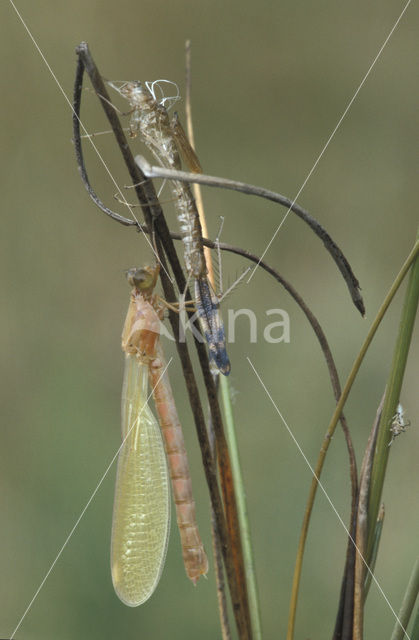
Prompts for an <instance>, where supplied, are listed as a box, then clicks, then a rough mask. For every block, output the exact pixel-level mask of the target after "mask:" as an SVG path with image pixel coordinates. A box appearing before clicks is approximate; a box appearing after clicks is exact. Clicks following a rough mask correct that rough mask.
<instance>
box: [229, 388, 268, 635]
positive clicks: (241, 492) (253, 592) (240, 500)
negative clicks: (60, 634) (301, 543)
mask: <svg viewBox="0 0 419 640" xmlns="http://www.w3.org/2000/svg"><path fill="white" fill-rule="evenodd" d="M220 386H221V397H222V402H223V410H224V418H225V432H226V438H227V443H228V448H229V450H230V459H231V469H232V473H233V481H234V486H235V489H236V498H237V511H238V518H239V525H240V531H241V535H242V545H243V556H244V570H245V576H246V582H247V590H248V596H249V608H250V619H251V626H252V632H253V637H254V638H255V640H261V638H262V626H261V616H260V607H259V596H258V591H257V583H256V573H255V564H254V559H253V550H252V541H251V536H250V527H249V520H248V517H247V505H246V493H245V489H244V484H243V476H242V472H241V467H240V457H239V451H238V447H237V439H236V430H235V426H234V417H233V410H232V406H231V399H230V391H229V384H228V380H227V378H225V377H224V376H220Z"/></svg>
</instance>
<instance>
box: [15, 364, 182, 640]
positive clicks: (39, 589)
mask: <svg viewBox="0 0 419 640" xmlns="http://www.w3.org/2000/svg"><path fill="white" fill-rule="evenodd" d="M172 360H173V358H170V360H169V362H168V363H167V365H166V366H165V368H164V370H163V371H162V373H161V375H160V377H159V379H158V380H157V382H156V384H155V385H154V387H153V389H152V390H151V391H150V393H149V396H148V398H147V400H146V402H145V403H144V405H143V407H142V409H141V411H140V413H139V414H138V417H140V416H141V414H142V412H143V410H144V408H145V407H146V406H147V405H148V403H149V401H150V398H151V396H152V395H153V393H154V390H155V388H156V387H157V385H158V384H159V382H160V380H161V379H162V378H163V376H164V374H165V373H166V371H167V369H168V368H169V365H170V363H171V362H172ZM135 424H136V421H133V424H132V426H131V427H130V429H129V431H128V433H127V435H126V436H125V438H124V439H123V440H122V442H121V446H120V447H119V448H118V450H117V452H116V453H115V455H114V456H113V458H112V460H111V461H110V463H109V464H108V466H107V467H106V469H105V472H104V473H103V475H102V477H101V478H100V480H99V482H98V483H97V485H96V488H95V489H94V491H93V493H92V494H91V496H90V498H89V499H88V501H87V502H86V504H85V506H84V507H83V509H82V511H81V513H80V515H79V517H78V518H77V520H76V522H75V523H74V526H73V528H72V529H71V531H70V533H69V534H68V536H67V537H66V539H65V541H64V544H63V545H62V547H61V549H60V550H59V552H58V553H57V555H56V557H55V560H54V562H53V563H52V564H51V566H50V568H49V569H48V571H47V572H46V574H45V576H44V578H43V579H42V581H41V583H40V585H39V587H38V588H37V590H36V591H35V593H34V595H33V597H32V600H31V601H30V602H29V604H28V606H27V607H26V609H25V611H24V613H23V615H22V617H21V618H20V620H19V622H18V624H17V626H16V628H15V630H14V631H13V633H12V635H11V636H10V640H13V638H14V637H15V635H16V632H17V631H18V629H19V628H20V626H21V624H22V622H23V621H24V619H25V618H26V616H27V614H28V612H29V610H30V608H31V607H32V605H33V603H34V602H35V600H36V598H37V596H38V594H39V592H40V591H41V589H42V587H43V586H44V584H45V582H46V581H47V579H48V576H49V575H50V573H51V571H52V570H53V568H54V567H55V565H56V564H57V562H58V560H59V558H60V556H61V554H62V553H63V551H64V549H65V548H66V546H67V544H68V543H69V541H70V538H71V536H72V535H73V533H74V532H75V530H76V529H77V527H78V525H79V524H80V521H81V519H82V518H83V516H84V514H85V513H86V511H87V509H88V508H89V506H90V504H91V502H92V500H93V498H94V497H95V495H96V494H97V492H98V491H99V489H100V487H101V485H102V482H103V481H104V479H105V478H106V476H107V475H108V473H109V470H110V468H111V467H112V465H113V463H114V462H115V460H116V459H117V457H118V455H119V452H120V451H121V449H122V447H123V446H124V444H125V441H126V439H127V438H128V436H129V435H130V433H131V431H132V429H133V428H134V426H135Z"/></svg>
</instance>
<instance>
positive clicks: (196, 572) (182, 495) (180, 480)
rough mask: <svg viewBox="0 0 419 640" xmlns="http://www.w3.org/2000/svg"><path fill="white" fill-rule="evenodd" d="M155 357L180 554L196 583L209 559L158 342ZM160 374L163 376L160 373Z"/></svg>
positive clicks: (157, 402) (153, 371) (153, 364)
mask: <svg viewBox="0 0 419 640" xmlns="http://www.w3.org/2000/svg"><path fill="white" fill-rule="evenodd" d="M156 355H157V358H156V359H155V360H153V361H152V362H151V363H150V368H149V372H150V384H151V387H152V388H153V389H154V391H153V398H154V403H155V406H156V411H157V414H158V416H159V422H160V428H161V430H162V433H163V438H164V441H165V447H166V454H167V457H168V460H169V468H170V477H171V480H172V489H173V499H174V502H175V505H176V517H177V523H178V527H179V534H180V538H181V543H182V554H183V562H184V565H185V570H186V573H187V575H188V577H189V578H190V579H191V580H192V582H193V583H195V584H196V582H197V581H198V579H199V578H200V576H202V575H205V574H206V573H207V572H208V560H207V556H206V553H205V550H204V547H203V544H202V541H201V537H200V535H199V531H198V526H197V523H196V514H195V502H194V499H193V495H192V482H191V477H190V472H189V464H188V458H187V454H186V449H185V442H184V439H183V433H182V427H181V425H180V422H179V418H178V415H177V411H176V406H175V402H174V398H173V394H172V389H171V386H170V382H169V378H168V376H167V373H164V374H163V371H164V370H165V368H166V363H165V361H164V355H163V350H162V348H161V345H160V344H158V346H157V352H156ZM162 374H163V375H162Z"/></svg>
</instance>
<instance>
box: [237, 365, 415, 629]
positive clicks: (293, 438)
mask: <svg viewBox="0 0 419 640" xmlns="http://www.w3.org/2000/svg"><path fill="white" fill-rule="evenodd" d="M246 359H247V361H248V363H249V364H250V366H251V367H252V369H253V372H254V374H255V375H256V377H257V379H258V380H259V382H260V384H261V385H262V387H263V389H264V391H265V393H266V395H267V396H268V398H269V400H270V401H271V403H272V404H273V406H274V408H275V411H276V412H277V414H278V415H279V417H280V418H281V420H282V422H283V423H284V425H285V427H286V429H287V431H288V433H289V434H290V436H291V438H292V440H293V441H294V444H295V445H296V447H297V449H298V451H299V452H300V454H301V455H302V457H303V459H304V462H305V463H306V465H307V466H308V468H309V469H310V471H311V473H312V475H313V477H314V478H315V479H316V481H317V484H318V485H319V487H320V489H321V490H322V491H323V493H324V495H325V497H326V499H327V501H328V503H329V504H330V506H331V507H332V509H333V511H334V512H335V514H336V517H337V519H338V520H339V522H340V524H341V525H342V527H343V528H344V530H345V532H346V534H347V535H348V537H349V539H350V540H351V542H352V544H353V545H354V547H355V549H356V551H357V553H358V554H359V556H360V558H361V560H362V562H363V563H364V565H365V567H366V569H367V571H368V573H370V574H371V578H372V580H373V581H374V582H375V584H376V585H377V588H378V590H379V591H380V593H381V595H382V596H383V598H384V600H385V602H386V603H387V605H388V606H389V608H390V610H391V612H392V614H393V615H394V617H395V619H396V620H397V622H398V624H399V625H400V627H401V628H402V629H403V631H404V633H405V635H406V638H407V639H408V640H411V639H410V636H408V634H407V631H406V629H405V628H404V627H403V625H402V623H401V621H400V619H399V617H398V615H397V613H396V612H395V610H394V609H393V607H392V605H391V603H390V601H389V599H388V598H387V596H386V594H385V593H384V591H383V589H382V588H381V586H380V584H379V582H378V580H377V579H376V577H375V576H374V574H373V572H372V571H371V569H370V568H369V566H368V564H367V561H366V560H365V558H364V556H363V555H362V553H361V552H360V550H359V548H358V547H357V545H356V542H355V540H354V539H353V537H352V536H351V534H350V532H349V530H348V528H347V526H346V524H345V523H344V521H343V519H342V517H341V516H340V514H339V512H338V510H337V509H336V507H335V505H334V504H333V502H332V500H331V498H330V497H329V494H328V493H327V491H326V489H325V488H324V486H323V484H322V482H321V481H320V478H319V477H318V476H317V475H316V472H315V470H314V469H313V467H312V465H311V464H310V461H309V459H308V458H307V456H306V455H305V453H304V451H303V450H302V448H301V446H300V444H299V442H298V440H297V438H296V437H295V436H294V434H293V432H292V431H291V429H290V427H289V426H288V424H287V422H286V420H285V418H284V416H283V415H282V413H281V412H280V410H279V409H278V407H277V405H276V403H275V400H274V399H273V398H272V396H271V394H270V393H269V391H268V389H267V388H266V385H265V383H264V382H263V380H262V378H261V377H260V375H259V373H258V372H257V371H256V369H255V367H254V365H253V363H252V361H251V360H250V358H249V357H248V356H247V357H246Z"/></svg>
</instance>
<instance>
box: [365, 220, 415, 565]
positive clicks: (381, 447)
mask: <svg viewBox="0 0 419 640" xmlns="http://www.w3.org/2000/svg"><path fill="white" fill-rule="evenodd" d="M418 242H419V231H418V236H417V241H416V244H418ZM418 303H419V259H418V258H416V260H415V262H414V264H412V269H411V272H410V277H409V282H408V285H407V290H406V295H405V299H404V304H403V309H402V315H401V319H400V326H399V333H398V336H397V341H396V345H395V348H394V354H393V362H392V365H391V370H390V376H389V380H388V383H387V391H386V398H385V401H384V407H383V413H382V415H381V421H380V426H379V429H378V437H377V447H376V451H375V456H374V464H373V467H372V474H371V487H370V498H369V510H368V521H369V522H370V523H373V524H372V526H370V531H369V535H368V556H367V557H368V558H369V557H370V553H371V549H372V544H373V537H374V527H375V522H376V520H377V514H378V509H379V507H380V501H381V494H382V491H383V484H384V478H385V473H386V468H387V461H388V456H389V454H390V448H391V447H389V443H390V439H391V432H390V426H391V423H392V420H393V416H394V414H395V412H396V407H397V403H398V402H399V398H400V391H401V388H402V383H403V376H404V372H405V369H406V363H407V356H408V353H409V347H410V341H411V338H412V332H413V327H414V324H415V318H416V313H417V309H418Z"/></svg>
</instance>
